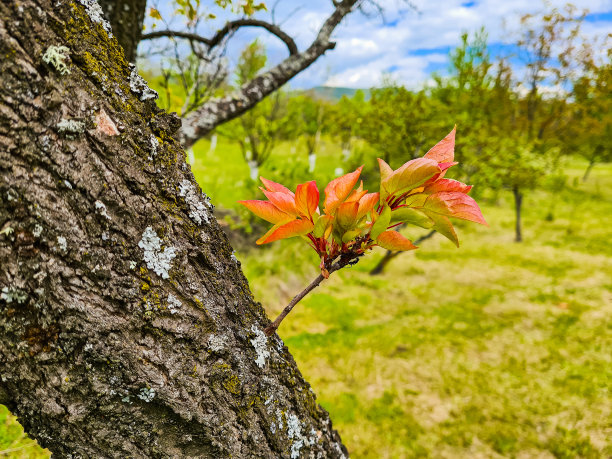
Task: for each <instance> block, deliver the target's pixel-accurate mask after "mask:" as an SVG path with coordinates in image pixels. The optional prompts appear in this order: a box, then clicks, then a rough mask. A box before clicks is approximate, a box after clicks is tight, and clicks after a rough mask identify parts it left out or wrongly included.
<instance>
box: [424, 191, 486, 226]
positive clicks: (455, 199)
mask: <svg viewBox="0 0 612 459" xmlns="http://www.w3.org/2000/svg"><path fill="white" fill-rule="evenodd" d="M423 208H424V209H426V210H429V211H432V212H436V213H438V214H442V215H446V216H448V217H455V218H461V219H463V220H469V221H472V222H476V223H480V224H482V225H487V222H486V221H485V219H484V217H483V216H482V212H481V211H480V208H479V207H478V204H476V201H474V200H473V199H472V198H471V197H470V196H468V195H467V194H465V193H458V192H456V191H439V192H437V193H434V194H432V195H430V196H429V197H428V198H427V200H426V201H425V203H424V204H423ZM487 226H488V225H487Z"/></svg>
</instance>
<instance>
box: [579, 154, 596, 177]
mask: <svg viewBox="0 0 612 459" xmlns="http://www.w3.org/2000/svg"><path fill="white" fill-rule="evenodd" d="M594 165H595V160H594V159H592V160H590V161H589V165H588V167H587V168H586V171H584V175H583V176H582V181H583V182H586V181H587V179H588V178H589V174H590V173H591V169H593V166H594Z"/></svg>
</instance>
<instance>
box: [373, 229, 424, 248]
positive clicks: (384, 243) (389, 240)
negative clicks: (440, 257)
mask: <svg viewBox="0 0 612 459" xmlns="http://www.w3.org/2000/svg"><path fill="white" fill-rule="evenodd" d="M376 243H377V244H378V245H379V246H381V247H382V248H383V249H387V250H392V251H406V250H414V249H418V247H417V246H415V245H414V244H413V243H412V241H411V240H410V239H407V238H405V237H404V236H402V235H401V234H400V233H398V232H397V231H383V232H382V233H380V234H379V235H378V238H377V239H376Z"/></svg>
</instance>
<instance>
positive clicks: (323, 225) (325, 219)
mask: <svg viewBox="0 0 612 459" xmlns="http://www.w3.org/2000/svg"><path fill="white" fill-rule="evenodd" d="M333 219H334V217H332V216H331V215H323V216H321V217H319V219H318V220H317V221H316V222H315V226H314V230H313V231H312V235H313V236H314V237H316V238H319V237H323V234H325V230H326V229H327V228H328V227H329V225H330V224H331V222H332V220H333Z"/></svg>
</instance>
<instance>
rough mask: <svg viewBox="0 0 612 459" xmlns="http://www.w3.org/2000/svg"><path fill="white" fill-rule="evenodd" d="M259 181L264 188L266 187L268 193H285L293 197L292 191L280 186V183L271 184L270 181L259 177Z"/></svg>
mask: <svg viewBox="0 0 612 459" xmlns="http://www.w3.org/2000/svg"><path fill="white" fill-rule="evenodd" d="M259 180H261V181H262V183H263V184H264V186H265V187H266V189H267V190H268V191H274V192H277V193H286V194H289V195H291V196H293V191H291V190H290V189H289V188H287V187H285V186H283V185H281V184H280V183H276V182H273V181H272V180H268V179H265V178H263V177H259Z"/></svg>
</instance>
